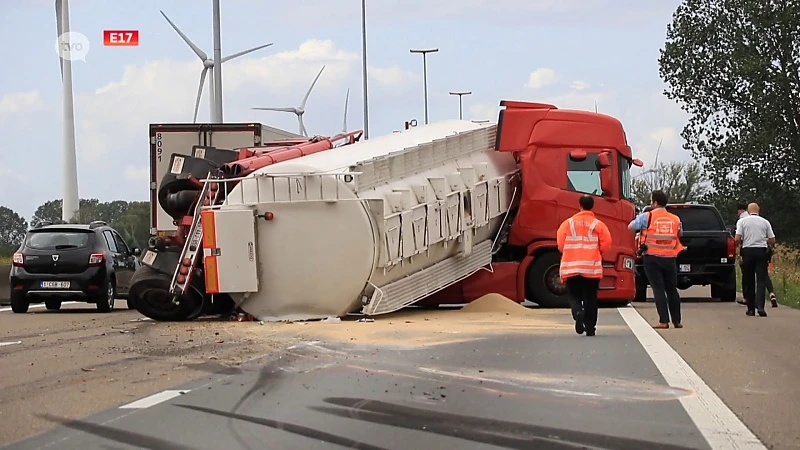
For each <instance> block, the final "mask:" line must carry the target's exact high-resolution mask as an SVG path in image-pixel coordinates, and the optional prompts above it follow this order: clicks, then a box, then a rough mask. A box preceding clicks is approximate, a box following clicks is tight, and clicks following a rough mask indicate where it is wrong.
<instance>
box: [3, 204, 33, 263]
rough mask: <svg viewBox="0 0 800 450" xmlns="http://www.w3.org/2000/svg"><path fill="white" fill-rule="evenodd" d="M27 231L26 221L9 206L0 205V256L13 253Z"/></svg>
mask: <svg viewBox="0 0 800 450" xmlns="http://www.w3.org/2000/svg"><path fill="white" fill-rule="evenodd" d="M27 231H28V222H26V221H25V219H23V218H22V217H21V216H20V215H19V214H17V213H16V212H14V211H13V210H12V209H11V208H6V207H5V206H0V256H9V255H11V254H12V253H14V252H15V251H16V250H17V248H19V245H20V244H21V243H22V240H23V239H25V233H26V232H27Z"/></svg>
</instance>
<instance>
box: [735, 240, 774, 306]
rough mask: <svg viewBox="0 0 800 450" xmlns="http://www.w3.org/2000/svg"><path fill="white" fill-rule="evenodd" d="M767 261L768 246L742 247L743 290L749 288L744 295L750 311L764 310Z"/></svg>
mask: <svg viewBox="0 0 800 450" xmlns="http://www.w3.org/2000/svg"><path fill="white" fill-rule="evenodd" d="M767 261H768V258H767V249H766V247H746V248H743V249H742V290H745V289H747V290H746V291H745V292H743V295H744V299H745V300H746V301H747V310H748V311H755V310H756V309H757V310H759V311H763V310H764V303H765V300H766V292H765V291H766V289H767V265H768V262H767ZM745 280H746V281H745ZM770 281H771V280H770Z"/></svg>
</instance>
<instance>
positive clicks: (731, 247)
mask: <svg viewBox="0 0 800 450" xmlns="http://www.w3.org/2000/svg"><path fill="white" fill-rule="evenodd" d="M728 258H736V241H734V240H733V237H732V236H728Z"/></svg>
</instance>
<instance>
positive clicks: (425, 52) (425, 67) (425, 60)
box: [411, 48, 439, 125]
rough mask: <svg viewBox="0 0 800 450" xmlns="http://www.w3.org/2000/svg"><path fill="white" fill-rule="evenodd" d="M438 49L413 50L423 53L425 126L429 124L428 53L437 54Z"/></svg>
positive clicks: (412, 51) (413, 51)
mask: <svg viewBox="0 0 800 450" xmlns="http://www.w3.org/2000/svg"><path fill="white" fill-rule="evenodd" d="M438 51H439V49H438V48H429V49H417V50H414V49H411V53H421V54H422V84H423V86H424V87H423V90H424V93H425V125H427V124H428V53H436V52H438Z"/></svg>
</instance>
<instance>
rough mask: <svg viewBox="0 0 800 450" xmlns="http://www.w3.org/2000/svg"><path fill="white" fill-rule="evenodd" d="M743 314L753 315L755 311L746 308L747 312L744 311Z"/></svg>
mask: <svg viewBox="0 0 800 450" xmlns="http://www.w3.org/2000/svg"><path fill="white" fill-rule="evenodd" d="M745 314H747V315H748V316H755V315H756V312H755V311H753V310H750V309H748V310H747V312H746V313H745Z"/></svg>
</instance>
